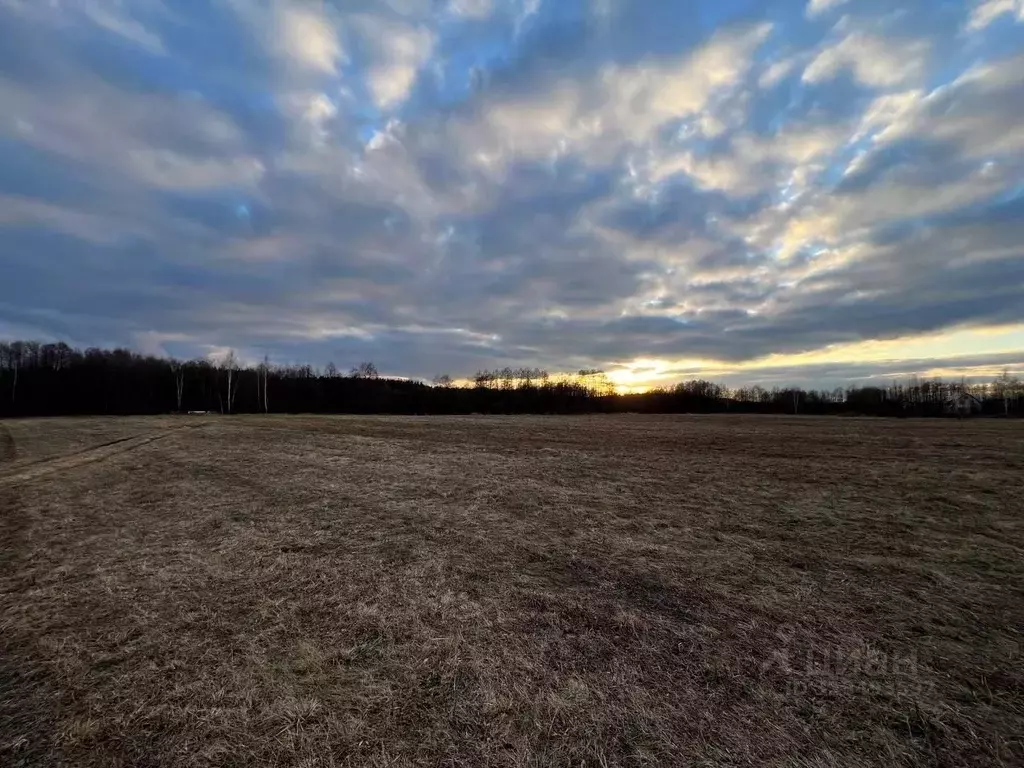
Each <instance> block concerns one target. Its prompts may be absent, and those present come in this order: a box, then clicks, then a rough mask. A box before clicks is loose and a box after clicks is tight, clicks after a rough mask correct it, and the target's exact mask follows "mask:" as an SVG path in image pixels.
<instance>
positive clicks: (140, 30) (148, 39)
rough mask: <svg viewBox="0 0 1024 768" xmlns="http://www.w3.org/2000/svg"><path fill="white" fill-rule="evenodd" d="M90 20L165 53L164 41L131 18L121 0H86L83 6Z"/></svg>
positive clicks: (109, 30)
mask: <svg viewBox="0 0 1024 768" xmlns="http://www.w3.org/2000/svg"><path fill="white" fill-rule="evenodd" d="M81 9H82V13H84V14H85V15H86V16H87V17H88V18H89V20H90V21H92V22H93V23H94V24H96V25H97V26H99V27H102V28H103V29H106V30H107V31H108V32H113V33H114V34H116V35H120V36H121V37H123V38H125V39H127V40H131V41H132V42H133V43H135V44H136V45H139V46H141V47H143V48H146V49H147V50H149V51H150V52H152V53H165V50H164V44H163V41H162V40H161V39H160V37H159V35H156V34H154V33H153V32H151V31H149V30H148V29H146V27H144V26H143V25H142V24H141V23H139V22H138V21H137V20H135V19H133V18H131V16H129V15H128V14H127V13H126V12H125V9H124V5H123V3H122V2H121V0H86V2H84V3H83V4H82V6H81Z"/></svg>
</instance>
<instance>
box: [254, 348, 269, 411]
mask: <svg viewBox="0 0 1024 768" xmlns="http://www.w3.org/2000/svg"><path fill="white" fill-rule="evenodd" d="M269 380H270V358H269V357H268V356H267V355H264V356H263V362H261V363H260V364H259V367H258V368H257V369H256V403H257V407H258V406H259V405H260V404H261V403H262V405H263V412H264V413H270V402H269V400H268V398H267V382H268V381H269Z"/></svg>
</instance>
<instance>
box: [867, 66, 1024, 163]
mask: <svg viewBox="0 0 1024 768" xmlns="http://www.w3.org/2000/svg"><path fill="white" fill-rule="evenodd" d="M867 134H874V142H875V143H876V144H877V145H881V144H883V143H887V142H892V141H895V140H897V139H900V138H906V137H911V136H912V137H916V138H930V139H936V140H940V141H945V142H949V143H950V144H951V145H952V146H953V147H955V148H956V150H957V152H958V154H959V155H961V156H964V157H985V156H987V157H997V156H1000V155H1014V154H1016V153H1020V152H1024V55H1021V56H1016V57H1011V58H1008V59H1002V60H1000V61H994V62H990V63H988V64H983V65H979V66H976V67H973V68H971V69H969V70H967V71H966V72H965V73H963V74H962V75H960V77H958V78H957V79H956V80H954V81H953V82H952V83H949V84H948V85H944V86H941V87H939V88H936V89H935V90H934V91H932V92H931V93H928V94H925V93H924V92H923V91H920V90H914V91H907V92H903V93H897V94H887V95H885V96H882V97H879V98H878V99H876V100H875V101H874V102H873V103H872V104H871V106H870V107H869V108H868V109H867V111H866V112H865V114H864V118H863V121H862V125H861V129H860V131H859V133H858V136H857V138H859V137H860V136H863V135H867Z"/></svg>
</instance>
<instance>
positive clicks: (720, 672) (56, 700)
mask: <svg viewBox="0 0 1024 768" xmlns="http://www.w3.org/2000/svg"><path fill="white" fill-rule="evenodd" d="M129 422H130V423H129ZM185 423H186V422H183V421H175V420H145V419H142V420H123V421H121V420H112V419H97V420H92V423H91V424H86V423H85V422H84V421H82V420H47V421H45V422H12V423H8V424H7V426H8V428H9V429H10V432H11V433H12V434H13V435H14V438H15V447H16V448H17V449H20V448H21V445H22V443H23V441H25V440H28V441H29V444H30V445H31V444H32V441H34V445H35V446H37V447H36V448H33V449H32V450H33V451H34V454H33V461H35V462H36V463H35V464H33V465H32V466H33V467H35V468H36V469H38V468H39V467H49V469H50V470H52V471H49V472H48V473H44V474H39V473H38V472H36V473H34V474H33V473H27V472H26V469H25V467H24V465H18V464H16V463H15V462H20V461H22V459H21V458H20V454H19V458H16V459H13V460H12V459H11V458H10V457H8V460H7V462H6V463H5V464H4V465H3V466H0V505H2V507H3V515H2V521H0V526H2V527H0V535H2V536H3V545H4V546H3V552H4V554H3V562H2V577H0V578H2V580H0V589H2V595H0V600H2V605H0V607H2V611H3V613H2V615H3V617H4V618H3V627H2V628H3V635H2V641H0V642H2V651H3V654H2V666H0V762H2V763H4V764H8V765H19V764H26V765H29V764H31V765H46V764H53V763H55V762H61V761H63V762H65V763H68V764H75V765H97V766H99V765H104V766H106V765H125V766H129V765H131V766H135V765H190V766H191V765H250V764H269V763H274V764H280V765H296V766H298V765H303V766H313V765H323V766H331V765H414V764H416V765H464V766H481V765H494V766H504V765H508V766H525V765H574V766H579V765H595V766H601V765H654V764H666V765H687V764H688V765H803V766H850V765H885V766H893V765H922V766H923V765H949V766H963V765H1000V764H1003V765H1017V764H1021V762H1022V761H1024V745H1022V742H1021V734H1022V733H1024V698H1022V694H1024V675H1022V672H1021V669H1022V664H1021V640H1022V636H1021V633H1022V628H1024V557H1022V555H1024V530H1022V526H1024V523H1022V512H1024V509H1022V506H1024V505H1022V501H1021V494H1020V490H1019V489H1020V478H1021V476H1022V470H1024V434H1022V433H1021V432H1020V430H1019V429H1018V428H1017V427H1018V425H1015V424H1010V423H1000V422H964V423H959V422H937V421H933V422H895V421H875V420H859V419H786V418H775V417H751V418H728V417H721V418H719V417H650V418H646V417H583V418H559V417H516V418H498V417H481V418H390V417H387V418H385V417H380V418H373V417H370V418H354V417H330V418H321V417H316V418H314V417H262V418H258V417H240V418H231V419H219V418H212V419H200V420H193V421H192V422H189V424H190V425H191V426H195V428H194V429H180V428H179V429H174V428H175V427H180V426H182V425H183V424H185ZM69 424H70V425H71V426H70V427H66V425H69ZM136 429H137V430H138V431H137V432H136ZM90 433H91V434H93V435H100V433H102V435H103V439H100V440H97V441H96V442H97V443H101V442H109V440H113V439H119V437H125V436H132V437H133V438H134V437H139V436H145V437H146V439H144V440H137V441H136V442H128V441H126V442H125V443H124V445H123V446H122V449H120V450H118V451H115V452H109V449H107V452H103V451H104V449H102V448H100V449H96V450H97V451H99V452H98V453H97V452H95V451H93V452H90V451H89V450H84V451H83V445H82V443H83V441H84V438H81V437H80V436H82V435H86V434H90ZM69 434H70V435H72V438H71V439H68V437H67V436H68V435H69ZM25 435H33V437H30V438H26V437H25ZM109 435H115V437H109ZM149 437H157V438H158V439H153V440H150V439H148V438H149ZM39 446H43V447H44V448H39ZM44 454H49V458H44ZM69 454H73V455H74V456H76V457H78V458H75V459H74V460H69V459H68V455H69ZM60 462H63V463H60Z"/></svg>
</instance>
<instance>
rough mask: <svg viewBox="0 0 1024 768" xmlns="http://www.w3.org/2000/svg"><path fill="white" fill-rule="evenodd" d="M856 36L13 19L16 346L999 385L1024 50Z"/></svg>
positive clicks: (158, 16)
mask: <svg viewBox="0 0 1024 768" xmlns="http://www.w3.org/2000/svg"><path fill="white" fill-rule="evenodd" d="M738 5H742V4H738ZM883 5H884V6H885V8H884V9H883V8H882V6H883ZM826 6H832V9H833V10H835V9H836V8H837V7H838V4H829V3H820V2H816V3H811V4H809V5H807V6H806V7H805V8H804V7H801V8H800V9H798V12H797V13H795V14H793V13H788V11H790V10H792V9H789V8H786V7H784V6H783V5H779V6H772V7H769V8H767V9H760V8H759V9H758V11H757V12H756V13H754V12H751V13H750V14H747V13H746V12H744V11H742V10H738V9H737V8H738V6H737V7H734V6H733V5H731V4H725V5H722V4H718V5H714V6H713V7H712V4H710V3H706V4H703V5H702V6H701V8H700V10H701V14H700V18H702V19H704V20H705V22H706V25H705V24H703V23H702V24H701V25H696V24H692V23H690V22H691V21H692V17H693V14H692V13H691V10H692V9H688V8H683V7H681V6H678V5H676V4H664V3H656V2H636V3H611V4H609V3H605V4H602V5H599V6H598V5H594V4H589V3H588V4H581V5H578V6H577V5H575V4H559V3H541V2H512V3H492V2H468V1H467V0H451V2H446V3H441V4H435V3H431V2H428V1H427V0H388V2H375V1H373V0H360V1H359V2H354V3H345V4H342V3H328V2H324V3H320V2H316V3H307V2H298V0H265V1H263V2H242V1H241V0H225V1H224V2H223V3H215V4H208V5H203V6H202V7H201V8H197V9H195V13H190V14H189V15H188V16H182V15H180V14H175V13H174V12H173V8H171V7H170V6H169V5H165V4H162V3H159V2H155V0H139V1H138V2H132V3H129V2H120V3H118V2H113V1H112V0H111V1H110V2H104V3H99V2H98V0H97V2H96V3H95V4H93V5H88V4H81V5H79V6H76V7H75V13H73V14H70V15H69V14H61V13H57V12H55V10H54V8H55V6H51V5H49V4H45V3H42V4H40V3H33V4H27V3H15V2H14V0H0V25H2V26H3V28H4V29H5V31H6V30H10V34H8V36H7V40H8V41H9V44H8V45H5V46H3V47H2V48H0V103H3V105H4V110H3V114H2V115H0V259H2V261H3V264H4V268H5V276H7V275H10V276H11V278H10V279H8V280H5V281H3V283H2V284H0V334H11V333H15V332H16V333H18V334H19V335H25V334H29V335H35V334H38V335H41V336H46V337H53V336H61V337H65V338H67V339H69V340H71V341H73V342H75V343H79V344H84V345H89V344H135V345H139V346H145V347H146V348H147V349H154V350H166V351H168V352H171V353H174V354H180V355H192V354H205V352H206V351H208V350H210V349H214V348H217V349H219V348H227V347H233V348H236V349H238V350H240V351H241V352H242V353H243V354H247V355H250V356H251V357H252V358H253V359H256V358H262V356H263V354H265V353H268V354H270V355H271V357H272V358H274V359H277V360H281V361H286V360H288V361H298V360H303V361H304V360H310V361H312V362H316V363H319V364H323V363H325V362H326V361H327V360H329V359H332V360H334V361H335V362H336V363H337V364H338V365H339V366H341V367H343V368H344V367H347V366H348V365H350V364H352V363H353V362H355V361H357V360H361V359H374V360H375V361H376V362H377V364H378V366H379V367H380V368H381V369H382V370H385V371H387V372H389V373H395V374H402V375H410V376H426V377H429V376H432V375H434V374H436V373H439V372H448V373H452V374H456V375H457V374H465V373H471V372H472V371H474V370H477V369H479V368H485V367H493V366H499V367H500V366H503V365H538V366H542V367H547V368H549V369H551V370H559V369H564V368H576V369H578V368H583V367H609V368H611V367H617V368H621V369H622V370H627V371H628V370H633V369H634V368H636V369H637V370H639V369H640V368H642V367H643V365H648V368H647V369H645V370H648V373H649V375H650V376H651V377H653V378H657V377H662V378H659V379H658V380H668V379H670V378H671V377H673V376H676V377H680V376H684V375H686V376H689V375H703V374H701V373H700V372H701V371H703V372H706V373H707V375H712V374H714V375H721V376H723V377H727V378H728V379H729V380H730V381H732V380H740V379H743V380H749V379H750V378H758V377H760V376H765V377H767V378H768V379H769V380H771V381H783V380H785V379H786V377H792V378H794V379H799V380H801V381H808V380H811V381H814V380H822V381H824V380H830V381H831V380H835V379H837V378H841V377H843V376H856V377H861V376H867V377H870V376H874V375H889V374H890V373H892V372H901V371H907V370H910V369H912V368H913V369H915V370H916V369H921V368H923V367H927V368H928V369H939V368H941V367H942V365H946V364H948V367H949V368H950V369H956V368H957V367H958V366H959V368H960V369H963V370H967V369H971V370H980V368H979V367H980V366H984V365H987V364H989V363H992V364H995V362H997V361H998V360H997V357H991V356H990V357H986V356H985V355H988V354H989V352H985V354H984V355H979V356H978V357H977V358H976V359H973V360H967V359H966V358H965V357H964V356H965V355H967V354H968V353H969V352H970V351H971V349H972V347H970V346H967V347H965V346H964V345H969V344H974V345H975V346H978V345H979V344H980V342H978V340H977V338H976V337H974V336H972V337H970V339H968V340H967V341H965V340H964V339H966V338H967V337H965V336H963V334H965V333H969V332H970V333H973V331H969V329H977V328H992V327H995V326H1000V327H1004V326H1005V327H1018V326H1020V325H1021V324H1022V322H1024V307H1022V305H1021V299H1020V296H1021V295H1024V294H1022V292H1021V290H1020V286H1021V285H1024V274H1022V273H1021V266H1020V265H1021V264H1024V251H1022V250H1021V248H1022V247H1021V245H1020V244H1021V243H1022V242H1024V231H1022V230H1021V224H1020V222H1021V221H1024V211H1022V210H1021V202H1020V201H1021V199H1022V197H1021V192H1022V188H1021V186H1020V179H1021V178H1024V176H1022V173H1024V133H1022V131H1021V129H1020V126H1021V125H1024V114H1022V112H1021V110H1022V106H1021V105H1024V90H1022V89H1024V85H1022V80H1021V77H1022V75H1021V73H1022V72H1024V60H1022V59H1021V57H1020V53H1019V50H1018V48H1015V47H1014V45H1015V44H1016V43H1015V41H1016V38H1015V37H1013V33H1014V28H1012V27H1005V26H1004V27H1000V26H998V25H994V24H990V23H988V22H987V21H986V23H985V24H983V25H979V26H976V27H973V28H972V29H973V31H972V33H971V34H970V35H962V34H958V33H959V32H961V31H962V30H963V28H964V26H965V25H967V24H968V23H970V19H974V18H981V17H979V14H980V13H981V12H982V11H981V9H982V5H981V4H978V5H976V6H974V7H973V11H972V14H973V15H972V14H969V13H968V12H967V11H966V10H965V11H964V12H963V13H959V14H953V13H952V12H949V13H946V14H945V15H942V14H939V16H940V17H941V18H939V20H938V21H934V22H933V21H929V22H927V23H924V22H921V23H916V22H915V23H913V24H911V23H910V22H908V21H907V19H908V18H911V17H912V16H913V14H908V13H904V12H901V11H899V9H897V10H895V11H893V12H891V13H890V12H889V10H890V9H889V8H888V5H887V4H882V3H873V2H862V3H858V4H853V3H850V4H849V5H848V6H843V7H842V12H845V13H849V14H850V16H849V17H848V18H845V19H843V20H840V21H839V23H838V25H837V26H835V27H833V28H831V29H826V28H824V27H825V25H823V24H821V19H822V18H827V17H825V16H823V15H822V14H824V13H825V11H826V10H828V9H827V8H826ZM903 7H904V9H905V8H906V7H910V6H903ZM438 9H443V12H442V13H440V14H437V13H436V11H437V10H438ZM804 9H805V10H806V13H800V12H799V11H800V10H804ZM762 10H763V12H762ZM1011 10H1013V8H1011ZM812 11H813V12H812ZM882 11H885V12H882ZM89 13H91V14H92V17H90V16H88V15H87V14H89ZM787 13H788V15H787ZM985 13H989V11H986V12H985ZM809 16H813V17H814V18H813V19H809V18H808V17H809ZM766 18H767V19H772V23H767V22H766V21H765V20H764V19H766ZM915 18H916V17H915ZM936 18H938V17H936ZM984 18H985V19H989V20H991V18H995V17H994V16H992V17H990V16H984ZM157 43H159V44H157ZM933 51H942V53H943V55H942V59H941V61H939V60H938V57H933V56H932V52H933ZM112 276H114V277H113V279H112ZM13 286H16V288H15V287H13ZM922 336H928V337H929V338H931V337H934V338H935V339H939V340H944V341H936V342H935V345H936V346H935V347H934V348H931V347H929V348H928V350H927V351H925V352H922V351H921V347H920V343H919V342H918V341H914V340H915V339H920V338H921V337H922ZM1006 338H1007V339H1010V341H1005V343H1004V345H1003V346H1002V347H999V348H998V349H997V348H996V347H988V346H984V345H983V344H982V345H981V346H978V348H979V349H982V350H989V351H990V352H991V355H994V356H998V355H1009V356H1011V357H1012V352H1013V349H1012V348H1008V347H1007V345H1011V347H1012V340H1013V339H1017V340H1018V342H1019V344H1018V346H1024V337H1021V336H1012V335H1011V336H1008V337H1006ZM943 343H946V344H948V345H949V346H948V349H946V350H945V351H944V350H943V348H942V346H941V345H942V344H943ZM1001 343H1002V342H1001ZM879 344H881V345H890V346H886V347H885V349H886V350H887V351H886V352H885V355H887V357H883V356H880V355H881V353H878V352H877V349H876V348H875V347H872V346H871V345H879ZM958 345H959V346H958ZM837 350H841V351H842V355H839V353H838V352H837ZM823 355H824V357H822V356H823ZM829 355H832V356H831V357H829ZM836 355H839V356H838V357H837V356H836ZM843 355H845V357H843ZM857 356H860V357H857ZM982 358H984V359H982ZM999 359H1002V358H999ZM1007 359H1008V358H1007ZM943 360H945V361H946V362H943ZM636 361H647V362H646V363H644V364H643V365H641V363H639V362H636ZM635 362H636V364H635V365H634V363H635ZM637 375H638V376H640V375H647V374H640V373H638V374H637ZM665 377H668V379H666V378H665ZM632 380H635V379H631V381H632Z"/></svg>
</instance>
